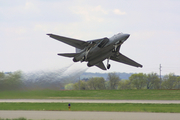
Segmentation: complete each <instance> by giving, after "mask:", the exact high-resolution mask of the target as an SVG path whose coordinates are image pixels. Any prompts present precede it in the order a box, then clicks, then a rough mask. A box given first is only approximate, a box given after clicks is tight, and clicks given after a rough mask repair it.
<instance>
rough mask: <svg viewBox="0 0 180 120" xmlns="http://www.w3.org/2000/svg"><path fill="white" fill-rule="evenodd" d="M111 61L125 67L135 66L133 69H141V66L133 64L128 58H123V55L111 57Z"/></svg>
mask: <svg viewBox="0 0 180 120" xmlns="http://www.w3.org/2000/svg"><path fill="white" fill-rule="evenodd" d="M110 59H111V60H114V61H116V62H121V63H124V64H127V65H131V66H135V67H143V66H142V65H141V64H139V63H137V62H135V61H134V60H131V59H130V58H128V57H126V56H124V55H123V54H121V53H119V54H118V55H117V56H111V57H110Z"/></svg>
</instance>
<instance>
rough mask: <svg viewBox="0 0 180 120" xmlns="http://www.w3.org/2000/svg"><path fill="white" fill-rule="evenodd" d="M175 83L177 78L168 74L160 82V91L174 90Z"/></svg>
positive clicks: (172, 74)
mask: <svg viewBox="0 0 180 120" xmlns="http://www.w3.org/2000/svg"><path fill="white" fill-rule="evenodd" d="M176 82H177V77H176V76H175V75H174V73H170V74H168V75H165V76H164V77H163V81H162V84H161V86H162V89H175V87H176Z"/></svg>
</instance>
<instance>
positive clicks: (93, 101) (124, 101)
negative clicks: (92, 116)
mask: <svg viewBox="0 0 180 120" xmlns="http://www.w3.org/2000/svg"><path fill="white" fill-rule="evenodd" d="M0 102H7V103H8V102H14V103H15V102H28V103H53V102H57V103H63V102H64V103H153V104H180V100H73V99H0Z"/></svg>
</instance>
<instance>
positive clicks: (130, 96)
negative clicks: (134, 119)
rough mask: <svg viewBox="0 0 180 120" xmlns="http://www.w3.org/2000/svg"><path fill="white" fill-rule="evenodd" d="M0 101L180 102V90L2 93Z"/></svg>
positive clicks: (0, 93) (0, 92)
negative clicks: (99, 100) (94, 100)
mask: <svg viewBox="0 0 180 120" xmlns="http://www.w3.org/2000/svg"><path fill="white" fill-rule="evenodd" d="M0 99H114V100H125V99H126V100H180V90H71V91H58V90H34V91H33V90H31V91H0Z"/></svg>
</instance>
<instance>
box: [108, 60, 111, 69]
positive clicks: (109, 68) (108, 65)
mask: <svg viewBox="0 0 180 120" xmlns="http://www.w3.org/2000/svg"><path fill="white" fill-rule="evenodd" d="M109 59H110V58H108V59H107V69H110V67H111V65H110V64H109Z"/></svg>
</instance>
